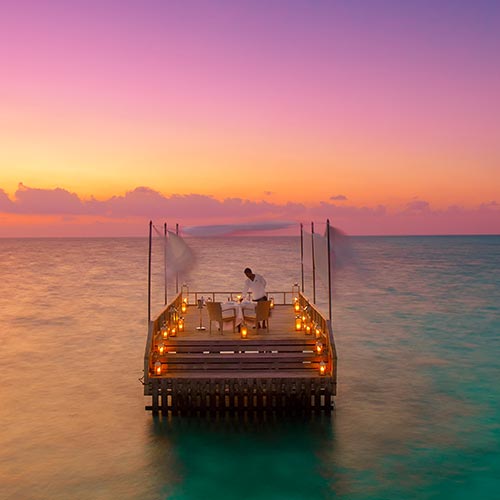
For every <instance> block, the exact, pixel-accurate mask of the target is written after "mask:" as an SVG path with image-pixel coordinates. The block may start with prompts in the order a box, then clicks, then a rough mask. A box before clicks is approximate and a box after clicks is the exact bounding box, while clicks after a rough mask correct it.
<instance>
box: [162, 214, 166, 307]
mask: <svg viewBox="0 0 500 500" xmlns="http://www.w3.org/2000/svg"><path fill="white" fill-rule="evenodd" d="M163 235H164V242H163V274H164V282H165V305H167V223H166V222H165V223H164V224H163Z"/></svg>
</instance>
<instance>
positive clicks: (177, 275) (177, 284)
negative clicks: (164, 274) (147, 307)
mask: <svg viewBox="0 0 500 500" xmlns="http://www.w3.org/2000/svg"><path fill="white" fill-rule="evenodd" d="M175 234H176V236H179V224H176V225H175ZM175 293H176V294H178V293H179V273H175Z"/></svg>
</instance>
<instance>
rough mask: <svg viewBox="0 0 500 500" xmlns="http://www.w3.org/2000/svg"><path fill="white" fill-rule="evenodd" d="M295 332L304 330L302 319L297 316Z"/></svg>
mask: <svg viewBox="0 0 500 500" xmlns="http://www.w3.org/2000/svg"><path fill="white" fill-rule="evenodd" d="M295 330H297V331H298V332H299V331H300V330H302V318H301V317H300V316H297V317H296V318H295Z"/></svg>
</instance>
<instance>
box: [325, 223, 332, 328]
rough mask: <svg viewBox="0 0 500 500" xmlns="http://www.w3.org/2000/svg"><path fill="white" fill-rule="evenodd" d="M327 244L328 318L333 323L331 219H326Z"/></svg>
mask: <svg viewBox="0 0 500 500" xmlns="http://www.w3.org/2000/svg"><path fill="white" fill-rule="evenodd" d="M326 244H327V252H328V317H329V319H330V323H331V321H332V262H331V260H332V259H331V243H330V219H326Z"/></svg>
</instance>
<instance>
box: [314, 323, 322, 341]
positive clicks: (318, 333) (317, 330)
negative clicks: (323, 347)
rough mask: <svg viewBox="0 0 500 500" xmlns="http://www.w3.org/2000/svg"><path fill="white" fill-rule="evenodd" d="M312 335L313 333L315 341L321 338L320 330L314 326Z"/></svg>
mask: <svg viewBox="0 0 500 500" xmlns="http://www.w3.org/2000/svg"><path fill="white" fill-rule="evenodd" d="M314 333H315V335H316V338H317V339H319V338H320V337H321V328H320V327H319V326H318V325H316V326H315V327H314Z"/></svg>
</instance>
